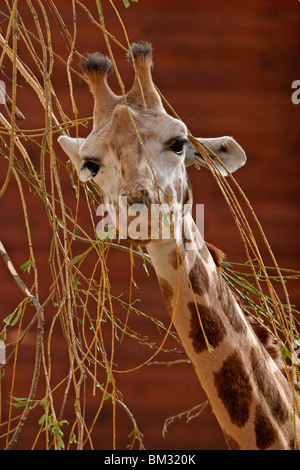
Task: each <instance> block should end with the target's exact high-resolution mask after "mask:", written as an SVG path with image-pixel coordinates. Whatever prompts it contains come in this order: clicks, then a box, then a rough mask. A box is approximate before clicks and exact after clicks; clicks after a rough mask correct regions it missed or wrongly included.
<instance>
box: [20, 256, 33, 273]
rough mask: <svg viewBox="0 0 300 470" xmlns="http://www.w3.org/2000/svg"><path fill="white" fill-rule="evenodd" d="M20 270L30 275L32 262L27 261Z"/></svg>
mask: <svg viewBox="0 0 300 470" xmlns="http://www.w3.org/2000/svg"><path fill="white" fill-rule="evenodd" d="M20 268H21V269H22V271H24V273H26V272H27V274H30V271H31V268H32V262H31V260H30V259H29V260H28V261H25V263H23V264H22V265H21V266H20Z"/></svg>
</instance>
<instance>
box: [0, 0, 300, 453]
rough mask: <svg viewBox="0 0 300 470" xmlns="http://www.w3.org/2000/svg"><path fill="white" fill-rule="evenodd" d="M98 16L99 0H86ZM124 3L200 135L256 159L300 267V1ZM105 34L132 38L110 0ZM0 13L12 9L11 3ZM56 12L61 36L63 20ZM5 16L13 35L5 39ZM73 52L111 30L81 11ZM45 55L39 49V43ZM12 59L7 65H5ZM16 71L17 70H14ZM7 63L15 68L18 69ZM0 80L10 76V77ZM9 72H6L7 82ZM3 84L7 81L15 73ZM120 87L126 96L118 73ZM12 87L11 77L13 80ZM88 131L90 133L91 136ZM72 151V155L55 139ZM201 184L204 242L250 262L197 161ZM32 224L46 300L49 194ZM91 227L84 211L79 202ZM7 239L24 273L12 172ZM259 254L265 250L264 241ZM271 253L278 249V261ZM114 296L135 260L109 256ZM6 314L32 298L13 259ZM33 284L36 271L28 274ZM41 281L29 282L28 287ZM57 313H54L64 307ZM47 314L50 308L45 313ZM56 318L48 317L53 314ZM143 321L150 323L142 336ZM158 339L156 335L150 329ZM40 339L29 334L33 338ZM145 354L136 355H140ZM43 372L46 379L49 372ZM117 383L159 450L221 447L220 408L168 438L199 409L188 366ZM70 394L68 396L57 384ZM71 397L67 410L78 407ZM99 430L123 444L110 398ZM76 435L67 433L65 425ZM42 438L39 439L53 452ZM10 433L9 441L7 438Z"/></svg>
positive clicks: (30, 122)
mask: <svg viewBox="0 0 300 470" xmlns="http://www.w3.org/2000/svg"><path fill="white" fill-rule="evenodd" d="M55 3H56V5H57V6H58V7H59V10H60V12H61V15H62V17H63V19H64V21H65V22H66V23H67V24H68V26H69V27H70V31H72V18H71V6H70V5H71V2H66V1H56V2H55ZM84 3H85V5H86V6H87V7H89V8H91V11H94V12H95V5H94V4H95V3H96V2H94V1H92V0H88V1H86V2H84ZM115 3H116V5H117V6H118V7H119V10H120V12H121V14H122V18H123V20H124V23H125V25H126V28H127V32H128V35H129V38H130V41H131V42H133V41H138V40H147V41H150V42H151V43H152V45H153V47H154V51H155V53H154V60H155V68H154V73H153V76H154V80H155V83H156V85H157V86H158V87H159V89H160V90H161V91H162V93H163V94H164V96H165V97H166V98H167V100H168V101H169V102H170V103H171V105H172V106H173V107H174V109H175V110H176V112H177V113H178V114H179V116H180V117H181V118H182V119H183V121H184V122H185V123H186V124H187V126H188V127H189V129H190V131H191V132H192V133H193V134H194V135H195V136H202V137H213V136H219V135H232V136H234V137H235V138H236V139H237V140H238V142H239V143H240V144H241V145H242V146H243V148H244V149H245V151H246V153H247V156H248V162H247V165H246V166H245V167H244V168H243V169H241V170H240V171H239V173H238V174H237V176H236V179H237V181H238V182H239V184H240V185H241V187H242V188H243V190H244V191H245V193H246V195H247V196H248V198H249V199H250V201H251V203H252V205H253V207H254V210H255V212H256V214H257V216H258V218H259V220H260V222H261V223H262V226H263V228H264V230H265V233H266V235H267V237H268V240H269V243H270V245H271V247H272V249H273V251H274V253H275V256H276V258H277V261H278V263H279V265H280V266H282V267H289V268H294V269H297V268H299V253H300V250H299V238H300V228H299V174H300V172H299V156H300V150H299V149H300V136H299V130H298V129H299V122H300V121H299V117H300V105H298V106H296V105H294V104H293V103H292V101H291V93H292V90H291V84H292V82H293V81H294V80H296V79H298V80H299V79H300V67H299V55H298V54H299V45H300V28H299V26H300V16H299V13H300V7H299V3H298V2H297V1H296V0H285V2H284V3H283V2H281V1H279V0H272V1H263V0H252V1H246V2H237V1H233V0H230V1H227V2H224V1H221V0H213V1H210V2H205V1H192V0H191V1H186V2H183V1H182V0H165V1H164V2H161V1H158V0H139V1H138V3H136V4H132V6H131V7H130V8H128V9H124V7H123V2H122V1H121V0H119V1H116V2H115ZM102 4H103V8H104V13H105V21H106V26H107V29H108V30H109V31H110V32H111V33H112V34H113V35H115V36H116V38H117V39H119V40H120V41H121V42H122V43H123V44H125V40H124V37H123V34H122V30H121V27H120V25H119V23H118V20H117V19H116V17H115V14H114V13H113V12H112V10H111V8H110V7H109V2H108V1H103V2H102ZM1 8H3V7H1ZM19 9H20V13H21V15H22V17H23V20H24V22H25V24H26V26H27V27H28V28H29V29H31V30H32V31H33V32H35V34H36V31H35V28H34V24H33V21H32V17H31V14H30V13H29V12H28V9H27V7H26V6H25V5H22V2H20V6H19ZM52 21H53V25H52V26H53V31H57V30H56V29H55V25H54V23H55V21H54V19H53V18H52ZM5 25H6V23H3V25H2V28H3V30H2V34H5ZM52 42H53V50H54V51H56V52H59V53H60V54H61V55H62V56H63V57H65V58H66V57H67V52H66V48H65V46H64V43H63V41H62V38H61V36H60V35H59V34H58V33H57V32H56V33H55V34H53V36H52ZM76 47H77V49H78V50H79V51H80V52H81V53H85V52H87V51H93V50H101V51H104V52H105V51H106V48H105V43H104V39H103V36H102V34H101V32H100V31H99V30H97V29H96V27H94V26H91V23H90V21H89V20H88V18H87V16H86V15H85V14H84V13H83V12H82V10H81V9H80V8H79V7H78V8H77V40H76ZM18 50H19V55H20V57H21V58H22V59H23V60H24V61H25V62H28V63H30V64H31V63H32V61H31V58H30V56H29V54H28V52H27V51H26V49H25V48H24V46H23V45H22V43H21V41H19V45H18ZM113 50H114V53H115V57H116V60H117V63H118V66H119V70H120V73H121V76H122V79H123V81H124V83H125V85H126V86H127V87H129V86H130V85H131V83H132V70H131V69H130V67H129V65H128V63H127V62H126V60H125V58H124V53H123V52H122V51H121V50H120V49H119V48H118V47H116V46H114V47H113ZM37 52H38V54H41V51H40V49H39V48H38V47H37ZM7 64H8V62H7ZM7 67H8V68H9V65H7ZM8 68H7V70H8ZM0 79H1V77H0ZM4 79H5V78H4ZM5 80H6V79H5ZM66 80H67V77H66V73H65V71H64V68H63V66H62V65H61V64H60V63H59V62H58V61H56V62H55V68H54V71H53V75H52V81H53V86H54V88H55V90H56V93H57V95H58V96H59V98H60V100H61V103H62V105H63V107H64V109H65V111H66V113H67V114H68V115H70V116H72V107H71V101H70V98H69V92H68V87H67V82H66ZM20 84H22V88H21V89H20V90H18V106H19V107H20V109H21V110H22V112H23V113H24V114H25V116H26V120H25V121H24V122H23V123H21V124H20V128H23V129H35V128H41V127H43V126H44V114H43V112H42V110H41V106H40V103H39V101H38V99H37V98H36V97H35V96H34V94H33V93H32V92H31V91H30V89H29V87H28V86H26V84H25V83H24V81H23V80H22V79H21V78H20ZM111 84H112V86H113V87H114V89H115V91H116V92H118V87H117V81H116V78H115V77H111ZM8 88H10V85H9V83H8ZM74 94H75V98H76V103H77V106H78V110H79V117H85V116H89V115H90V114H91V109H92V98H91V96H90V94H89V93H88V91H87V89H86V86H85V85H84V84H83V83H82V82H81V81H80V80H79V79H76V78H75V79H74ZM86 132H87V131H86ZM24 145H25V147H26V148H27V149H28V151H29V154H30V157H31V158H32V161H33V162H34V163H37V161H38V153H37V149H36V147H35V146H34V145H32V144H30V142H24ZM57 151H58V152H59V155H60V157H61V158H62V159H64V158H65V157H64V156H63V155H62V154H61V152H60V151H59V149H58V148H57ZM6 168H7V165H6V163H4V162H3V161H1V172H0V183H1V185H2V184H3V181H4V175H5V171H6ZM189 173H190V177H191V180H192V185H193V190H194V201H195V202H198V203H200V202H201V203H204V204H205V237H206V239H207V240H209V241H211V242H212V243H214V244H216V245H218V246H220V247H221V248H222V249H223V250H224V251H225V252H226V253H227V255H228V258H229V259H231V260H236V261H238V260H239V261H240V260H244V259H245V256H244V253H243V246H242V243H241V241H240V239H239V236H238V233H237V230H236V228H235V225H234V221H233V219H232V217H231V215H230V212H229V210H228V208H227V206H226V203H225V202H224V199H223V197H222V195H221V194H220V191H219V189H218V188H217V186H216V184H215V182H214V180H213V179H212V177H211V176H210V174H209V173H208V172H205V171H201V172H200V173H199V172H198V171H197V170H196V169H190V171H189ZM63 191H64V195H65V197H66V200H70V199H71V198H72V197H73V190H72V189H71V187H70V184H69V183H68V181H67V180H66V181H63ZM26 198H27V201H29V207H28V208H29V212H30V222H31V227H32V231H33V241H34V246H35V253H36V256H37V258H38V263H39V272H40V296H41V299H45V298H46V297H47V295H48V292H49V282H51V281H49V279H51V278H50V273H49V268H48V257H49V249H50V233H49V229H48V226H47V219H46V217H45V214H44V209H43V208H42V206H41V203H40V201H39V200H38V198H37V197H36V196H34V195H32V194H30V193H29V192H28V191H27V192H26ZM80 217H81V218H82V220H83V224H85V225H86V226H88V225H89V219H88V218H87V217H86V220H84V219H85V211H84V208H83V209H81V211H80ZM0 221H1V237H0V238H1V240H2V242H3V243H4V245H5V247H6V248H7V251H8V253H9V254H10V256H11V258H12V260H13V262H14V264H15V266H16V267H17V268H18V267H19V266H20V265H21V264H22V263H23V262H24V261H26V260H27V259H28V258H29V254H28V248H26V246H27V245H26V234H25V230H24V219H23V215H22V207H21V204H20V200H19V196H18V189H17V186H16V184H15V183H14V181H13V180H12V182H11V184H10V186H9V188H8V190H7V191H6V193H5V195H4V197H3V198H2V199H1V200H0ZM260 246H261V251H262V253H263V254H264V255H266V249H265V248H264V246H263V244H261V243H260ZM267 260H268V258H267ZM136 264H137V267H136V271H135V280H136V282H137V284H138V286H139V288H140V289H139V290H134V296H135V298H140V300H141V303H140V304H139V307H140V308H141V310H144V311H145V312H146V313H147V314H148V315H151V314H152V313H153V315H154V316H155V317H157V318H161V319H162V320H163V319H167V313H166V309H165V307H164V305H163V302H162V298H161V294H160V292H159V289H158V286H157V282H156V279H155V276H154V274H153V273H152V274H151V277H150V278H148V277H147V276H146V274H145V272H144V270H143V268H142V266H141V265H140V264H139V263H138V262H137V263H136ZM109 266H110V279H111V283H112V291H113V292H114V294H115V295H120V294H121V293H122V292H123V293H124V296H125V298H126V297H128V291H129V280H128V277H129V262H128V256H127V255H123V254H122V253H121V252H119V251H113V250H112V251H111V256H110V259H109ZM0 279H1V283H0V298H1V304H0V305H1V308H0V318H5V317H6V316H7V315H8V314H9V313H11V311H12V310H13V309H14V308H15V306H16V305H17V301H18V300H20V299H21V298H22V296H21V294H20V293H19V290H18V288H17V287H16V286H15V284H14V283H13V281H12V279H11V277H10V276H9V274H8V271H7V268H6V267H5V265H4V263H3V262H1V263H0ZM26 279H29V278H26ZM29 285H30V283H29ZM289 292H290V299H291V302H292V303H294V304H296V305H299V301H300V294H299V283H298V282H291V283H290V288H289ZM54 311H55V309H54ZM48 315H49V313H48ZM50 315H51V313H50ZM130 325H131V326H132V327H133V328H134V329H137V331H143V332H144V333H145V334H149V337H150V338H151V337H153V338H154V337H156V339H157V341H158V342H160V341H161V337H160V336H159V335H158V336H157V333H156V331H155V328H153V331H150V330H148V328H149V324H148V323H145V322H144V321H143V319H142V318H140V317H134V318H133V317H131V318H130ZM145 328H146V331H145ZM151 335H153V336H151ZM30 338H31V337H30V335H28V339H27V343H25V344H24V346H23V347H22V353H21V354H20V355H19V358H18V361H19V362H18V368H17V380H16V385H15V389H14V395H15V396H25V394H26V392H24V390H27V388H28V386H29V384H30V381H31V369H30V364H32V359H33V355H34V344H31V341H30ZM34 338H35V334H34V333H32V342H34ZM53 341H54V343H55V348H54V349H53V357H52V380H53V383H57V382H58V381H59V380H60V379H62V378H63V377H64V376H65V375H66V373H67V372H68V364H69V362H68V358H67V353H66V348H65V340H64V339H63V337H62V333H61V329H60V328H57V331H55V336H54V340H53ZM150 354H151V351H150V350H146V349H145V348H144V349H141V348H140V349H137V348H136V345H135V343H134V342H132V343H130V342H128V343H126V347H125V343H121V344H118V343H116V355H117V357H118V358H120V368H122V369H128V368H130V367H135V366H136V365H137V364H140V363H142V362H143V361H145V360H147V358H148V357H149V356H150ZM137 355H138V357H137ZM11 368H12V364H11V363H9V364H7V366H6V372H5V374H6V378H5V379H4V380H3V381H2V382H3V385H2V391H3V398H2V419H3V420H5V419H6V418H7V401H8V394H9V393H10V392H9V386H10V385H9V384H10V379H11V370H12V369H11ZM41 375H42V374H41ZM44 385H45V383H44V379H43V378H41V384H40V388H39V389H38V394H37V396H38V398H41V397H43V390H44V389H43V387H44ZM117 387H118V389H119V390H120V391H121V392H122V394H123V397H124V402H125V403H126V404H127V405H128V407H129V408H130V410H131V411H132V413H133V414H134V416H135V418H136V420H137V423H138V425H139V428H140V430H141V431H142V432H143V434H144V444H145V446H146V448H148V449H223V448H225V444H224V439H223V437H222V434H221V432H220V430H219V427H218V424H217V423H216V420H215V418H214V416H213V415H212V413H211V411H210V410H209V408H207V409H206V410H205V411H204V412H203V414H202V415H201V416H200V417H198V418H196V419H194V420H192V421H191V422H190V423H189V424H188V425H186V424H185V422H184V420H183V419H182V420H180V421H178V420H177V421H175V422H174V423H173V424H172V425H171V426H170V428H169V431H168V433H167V434H166V437H165V438H162V435H161V433H162V427H163V423H164V421H165V419H167V418H168V417H170V416H172V415H174V414H177V413H180V412H182V411H185V410H188V409H190V408H192V407H193V406H195V405H196V404H198V403H201V402H203V401H204V400H205V396H204V394H203V393H202V391H201V388H200V386H199V384H198V383H197V380H196V379H195V377H194V373H193V370H192V367H191V366H188V365H179V366H172V367H169V368H164V367H162V366H158V365H152V366H145V367H143V368H141V369H139V370H137V371H135V372H132V373H128V374H120V375H118V374H117ZM58 393H60V392H58ZM86 393H87V408H86V414H87V419H89V418H90V419H93V417H94V416H95V413H96V411H97V408H98V405H99V402H98V398H97V397H93V396H91V395H90V393H91V391H90V390H87V392H86ZM72 407H73V402H72V401H70V409H67V410H66V416H65V417H66V419H68V414H70V416H71V415H72V413H73V410H72ZM41 414H42V411H41V409H37V410H35V411H34V412H33V413H32V418H31V421H30V420H29V422H28V423H29V425H26V428H25V429H24V432H23V433H22V434H21V436H20V438H19V441H18V444H17V448H20V449H28V448H31V446H32V444H33V441H34V437H35V435H36V422H37V420H38V419H39V417H40V416H41ZM100 418H101V419H99V422H98V424H97V426H96V428H95V433H94V435H93V443H94V447H95V448H96V449H105V448H111V446H112V428H111V423H112V417H111V407H109V406H106V407H105V408H104V411H103V412H102V413H101V417H100ZM129 432H130V428H129V426H128V420H127V418H126V417H125V415H124V412H122V411H120V410H118V412H117V447H118V448H124V447H125V446H126V444H127V443H128V442H129V439H128V437H127V436H128V433H129ZM67 433H68V431H66V434H67ZM42 442H43V441H42V439H41V440H40V441H38V444H37V448H39V447H43V443H42ZM3 445H4V444H3V442H2V444H1V447H3Z"/></svg>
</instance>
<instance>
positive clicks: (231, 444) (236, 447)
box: [223, 432, 241, 450]
mask: <svg viewBox="0 0 300 470" xmlns="http://www.w3.org/2000/svg"><path fill="white" fill-rule="evenodd" d="M223 434H224V437H225V440H226V442H227V445H228V447H229V449H230V450H241V446H240V445H239V444H238V442H237V441H236V440H235V439H233V437H231V436H229V434H227V433H226V432H224V433H223Z"/></svg>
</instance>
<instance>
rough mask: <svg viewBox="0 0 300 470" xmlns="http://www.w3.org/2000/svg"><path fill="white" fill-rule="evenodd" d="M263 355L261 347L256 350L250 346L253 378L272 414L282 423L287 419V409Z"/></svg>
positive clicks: (274, 377) (264, 353)
mask: <svg viewBox="0 0 300 470" xmlns="http://www.w3.org/2000/svg"><path fill="white" fill-rule="evenodd" d="M265 355H266V352H265V351H264V350H263V349H261V350H256V349H254V348H252V350H251V365H252V369H253V374H254V378H255V381H256V383H257V385H258V387H259V389H260V391H261V393H262V396H263V397H264V399H265V400H266V402H267V404H268V406H269V409H270V412H271V413H272V416H273V417H274V418H275V419H276V421H277V422H279V423H284V422H286V421H287V420H288V417H289V411H288V408H287V406H286V404H285V403H284V401H283V399H282V397H281V396H280V393H279V390H278V388H277V387H276V382H275V380H276V376H275V375H273V374H272V372H271V371H270V370H269V368H268V365H267V364H268V363H267V361H266V359H265Z"/></svg>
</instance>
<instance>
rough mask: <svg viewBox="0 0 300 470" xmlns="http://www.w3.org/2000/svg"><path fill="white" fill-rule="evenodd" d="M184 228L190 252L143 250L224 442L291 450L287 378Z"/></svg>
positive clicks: (167, 245)
mask: <svg viewBox="0 0 300 470" xmlns="http://www.w3.org/2000/svg"><path fill="white" fill-rule="evenodd" d="M188 227H189V228H188V231H189V232H190V235H191V234H194V236H196V238H197V240H198V249H197V250H188V249H187V245H188V243H187V241H186V239H185V240H184V242H178V243H176V244H175V242H174V240H167V241H166V240H164V241H159V242H151V243H150V244H149V245H148V246H147V250H148V253H149V255H150V257H151V259H152V262H153V265H154V269H155V271H156V274H157V277H158V280H159V284H160V287H161V290H162V293H163V296H164V300H165V303H166V306H167V309H168V311H169V314H170V315H171V317H172V319H173V324H174V326H175V329H176V330H177V333H178V335H179V337H180V339H181V342H182V344H183V346H184V348H185V350H186V353H187V355H188V356H189V358H190V360H191V362H192V364H193V366H194V369H195V372H196V374H197V376H198V379H199V381H200V383H201V385H202V387H203V389H204V391H205V393H206V394H207V396H208V399H209V401H210V404H211V406H212V409H213V412H214V414H215V416H216V418H217V420H218V422H219V424H220V426H221V428H222V431H223V433H224V436H225V438H226V440H227V443H228V445H229V447H230V448H232V449H290V448H293V447H294V425H293V423H291V420H290V413H291V411H292V393H291V391H290V389H289V386H288V384H287V381H286V379H285V378H284V376H283V374H282V373H281V372H280V370H279V368H278V367H277V366H276V364H275V362H274V361H273V360H272V359H271V357H270V356H269V354H268V353H267V352H266V350H265V348H264V347H263V346H262V345H261V343H260V342H259V340H258V339H257V337H256V335H255V334H254V332H253V330H252V328H251V326H250V325H249V323H248V322H247V320H246V319H245V317H244V314H243V312H242V310H241V308H240V306H239V304H238V303H237V301H236V300H235V298H234V296H233V295H232V293H231V291H230V290H229V288H228V287H227V285H226V283H225V281H224V280H223V278H222V275H221V273H220V270H219V268H218V267H217V266H216V263H215V262H214V260H213V258H212V256H211V255H210V253H209V251H208V249H207V247H206V246H205V244H204V242H203V240H202V239H201V236H200V234H199V232H198V231H197V228H196V225H195V223H194V221H193V219H192V217H191V216H190V219H189V223H188ZM190 238H191V237H190ZM177 247H178V249H179V252H180V253H179V252H178V249H177ZM199 318H200V319H201V324H202V325H201V324H200V321H199ZM203 332H205V333H203ZM209 349H210V351H209ZM296 420H297V422H296V425H297V427H298V435H300V425H299V420H298V417H296ZM298 439H299V438H298Z"/></svg>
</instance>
